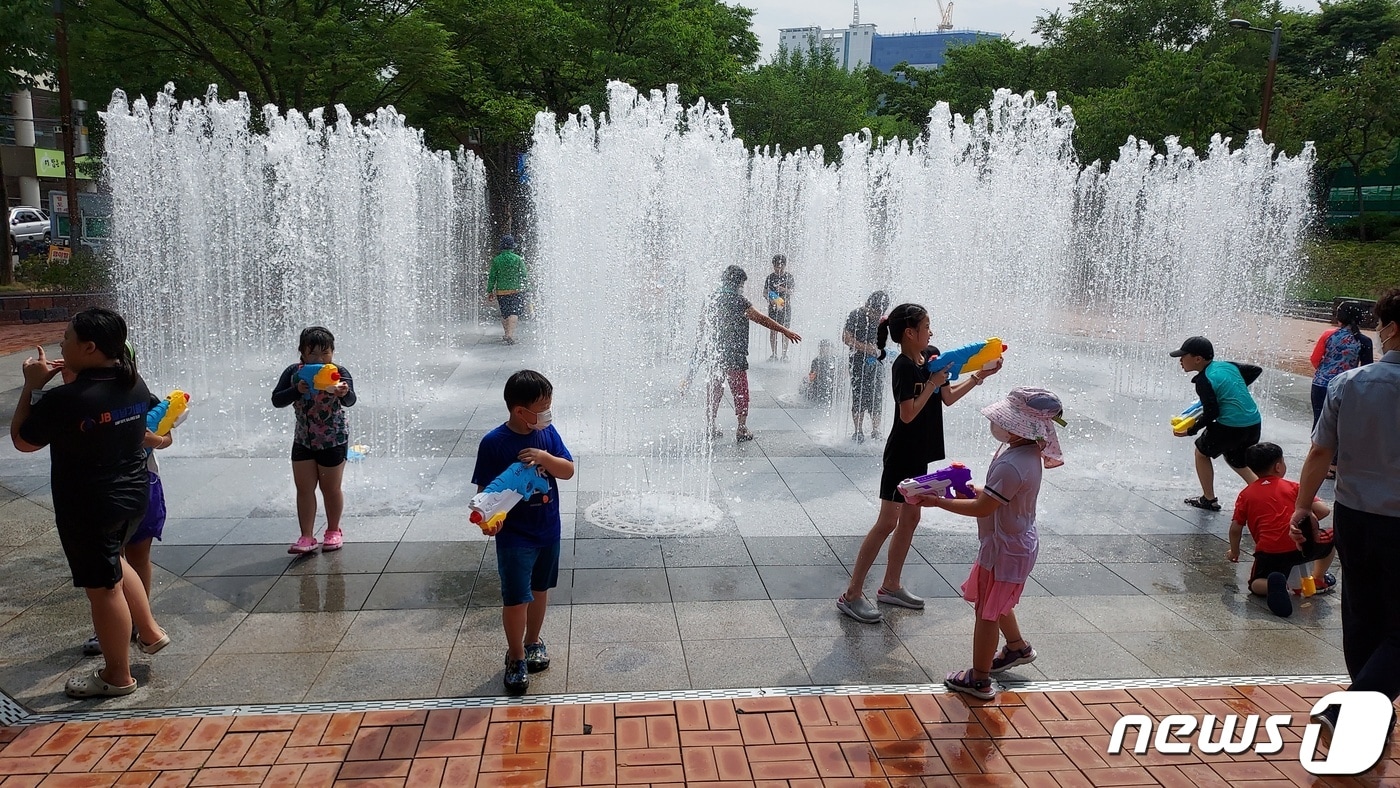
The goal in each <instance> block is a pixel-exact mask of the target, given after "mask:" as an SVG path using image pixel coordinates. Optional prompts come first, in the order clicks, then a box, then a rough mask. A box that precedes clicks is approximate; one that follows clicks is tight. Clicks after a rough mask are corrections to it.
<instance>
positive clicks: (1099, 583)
mask: <svg viewBox="0 0 1400 788" xmlns="http://www.w3.org/2000/svg"><path fill="white" fill-rule="evenodd" d="M1031 577H1033V578H1034V579H1035V581H1036V582H1037V583H1039V584H1040V585H1041V587H1042V588H1044V589H1045V590H1046V591H1049V592H1050V593H1051V594H1053V595H1054V596H1087V595H1100V596H1112V595H1123V594H1132V593H1141V589H1139V588H1137V587H1136V586H1134V585H1133V584H1132V583H1129V582H1128V581H1127V580H1124V579H1123V578H1121V577H1119V576H1118V575H1116V574H1114V573H1113V571H1112V570H1110V569H1109V568H1108V567H1105V566H1103V565H1101V564H1039V563H1038V564H1036V566H1035V569H1033V570H1031Z"/></svg>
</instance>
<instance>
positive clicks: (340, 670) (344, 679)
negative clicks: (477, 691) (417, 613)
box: [306, 648, 450, 703]
mask: <svg viewBox="0 0 1400 788" xmlns="http://www.w3.org/2000/svg"><path fill="white" fill-rule="evenodd" d="M449 655H450V653H449V652H448V650H447V649H445V648H430V649H394V650H384V651H336V652H334V653H332V654H330V658H329V659H328V660H327V661H326V663H325V668H323V669H322V670H321V674H320V675H319V676H317V677H316V681H315V683H314V684H312V685H311V688H310V689H309V690H307V692H306V701H307V702H310V703H315V702H318V701H345V700H398V699H403V698H431V697H435V696H436V695H437V689H438V686H439V685H441V684H442V677H443V674H444V673H445V672H446V670H447V658H448V656H449Z"/></svg>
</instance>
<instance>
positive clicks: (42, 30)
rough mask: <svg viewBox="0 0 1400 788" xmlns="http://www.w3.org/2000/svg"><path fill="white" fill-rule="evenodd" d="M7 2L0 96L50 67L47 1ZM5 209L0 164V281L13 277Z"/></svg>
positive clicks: (0, 39)
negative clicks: (1, 225)
mask: <svg viewBox="0 0 1400 788" xmlns="http://www.w3.org/2000/svg"><path fill="white" fill-rule="evenodd" d="M8 5H9V6H10V10H9V11H7V15H8V17H9V18H8V19H7V20H6V23H5V27H6V29H5V31H4V33H3V35H0V96H8V95H10V94H11V93H15V92H17V91H20V90H27V89H29V88H31V87H35V86H36V85H38V84H40V83H41V82H42V81H43V80H44V78H45V77H47V76H48V75H49V74H51V73H53V70H54V62H53V32H54V21H53V16H52V15H51V13H50V7H51V6H50V4H49V3H48V2H47V0H8ZM9 208H10V195H9V192H8V190H7V189H6V188H5V168H4V165H3V163H0V215H3V216H4V217H5V221H6V226H5V233H4V236H5V237H4V239H3V240H0V284H10V283H11V282H13V281H14V278H15V269H14V253H15V250H14V249H12V248H11V247H10V232H9V224H8V222H9Z"/></svg>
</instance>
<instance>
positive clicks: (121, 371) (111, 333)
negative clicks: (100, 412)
mask: <svg viewBox="0 0 1400 788" xmlns="http://www.w3.org/2000/svg"><path fill="white" fill-rule="evenodd" d="M72 326H73V336H75V337H77V338H78V340H79V341H81V342H91V343H92V344H93V345H94V346H96V348H97V352H98V353H101V354H102V355H103V356H106V357H107V358H109V359H112V360H113V361H116V362H117V377H118V378H119V379H120V380H121V382H122V384H123V385H125V386H126V387H127V388H131V387H132V386H135V385H136V354H135V353H134V352H132V349H131V345H130V344H129V343H128V342H127V341H126V320H125V319H123V318H122V316H121V315H119V314H117V313H116V312H113V311H112V310H110V309H103V308H102V307H92V308H91V309H84V310H83V311H81V312H79V313H78V314H76V315H74V316H73V320H72Z"/></svg>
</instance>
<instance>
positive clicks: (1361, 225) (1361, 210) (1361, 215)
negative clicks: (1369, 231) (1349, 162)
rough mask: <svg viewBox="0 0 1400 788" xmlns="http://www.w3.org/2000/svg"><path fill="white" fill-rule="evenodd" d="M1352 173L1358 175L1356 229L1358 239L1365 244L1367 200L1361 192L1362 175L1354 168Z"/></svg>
mask: <svg viewBox="0 0 1400 788" xmlns="http://www.w3.org/2000/svg"><path fill="white" fill-rule="evenodd" d="M1352 172H1353V173H1355V174H1356V229H1357V232H1358V235H1357V237H1358V238H1359V239H1361V240H1362V241H1363V242H1364V241H1365V240H1366V198H1365V196H1364V195H1363V193H1362V191H1361V173H1360V172H1359V171H1358V170H1357V169H1356V168H1355V167H1354V166H1353V167H1352Z"/></svg>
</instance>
